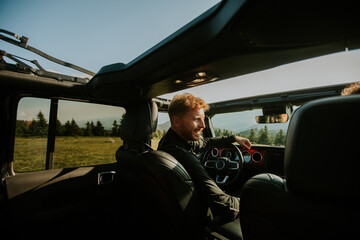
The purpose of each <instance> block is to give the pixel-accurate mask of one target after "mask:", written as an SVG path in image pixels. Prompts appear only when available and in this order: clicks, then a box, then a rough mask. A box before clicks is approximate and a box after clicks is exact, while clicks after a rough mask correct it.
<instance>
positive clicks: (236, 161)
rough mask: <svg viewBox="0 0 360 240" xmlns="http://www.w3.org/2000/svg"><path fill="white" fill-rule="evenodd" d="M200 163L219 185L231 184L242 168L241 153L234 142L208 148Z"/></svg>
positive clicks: (242, 159)
mask: <svg viewBox="0 0 360 240" xmlns="http://www.w3.org/2000/svg"><path fill="white" fill-rule="evenodd" d="M219 149H220V150H219ZM202 163H203V166H204V167H205V169H206V170H207V172H208V173H209V175H210V176H211V177H212V178H213V179H214V180H215V182H216V184H217V185H218V186H219V187H222V186H227V185H230V184H232V183H233V182H234V181H235V180H236V179H237V178H238V177H239V176H240V175H241V173H242V171H243V169H244V158H243V155H242V153H241V151H240V150H239V148H237V147H236V146H235V145H234V144H229V145H227V146H218V147H215V148H212V149H210V150H208V151H207V152H206V153H205V154H204V157H203V161H202Z"/></svg>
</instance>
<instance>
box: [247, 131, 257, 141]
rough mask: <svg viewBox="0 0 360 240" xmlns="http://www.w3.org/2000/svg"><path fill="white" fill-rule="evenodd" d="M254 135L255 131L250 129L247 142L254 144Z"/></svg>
mask: <svg viewBox="0 0 360 240" xmlns="http://www.w3.org/2000/svg"><path fill="white" fill-rule="evenodd" d="M255 135H256V133H255V129H253V128H252V129H250V135H249V140H250V142H252V143H256V141H257V139H256V136H255Z"/></svg>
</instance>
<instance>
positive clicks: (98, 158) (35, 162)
mask: <svg viewBox="0 0 360 240" xmlns="http://www.w3.org/2000/svg"><path fill="white" fill-rule="evenodd" d="M158 142H159V140H158V139H154V140H153V141H152V147H153V148H155V149H156V148H157V145H158ZM122 143H123V142H122V139H121V138H119V137H65V136H64V137H56V140H55V151H54V168H55V169H58V168H68V167H80V166H89V165H97V164H105V163H112V162H116V159H115V152H116V150H117V149H118V148H119V146H121V145H122ZM46 146H47V138H41V137H17V138H16V139H15V151H14V170H15V172H28V171H39V170H44V169H45V162H46Z"/></svg>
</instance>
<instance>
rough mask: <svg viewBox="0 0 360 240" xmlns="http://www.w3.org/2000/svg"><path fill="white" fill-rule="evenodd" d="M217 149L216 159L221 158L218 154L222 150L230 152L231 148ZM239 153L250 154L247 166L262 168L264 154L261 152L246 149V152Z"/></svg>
mask: <svg viewBox="0 0 360 240" xmlns="http://www.w3.org/2000/svg"><path fill="white" fill-rule="evenodd" d="M217 149H218V154H217V156H216V157H221V156H220V154H221V151H222V150H223V149H230V150H231V148H217ZM240 151H241V152H243V151H248V152H249V153H250V154H251V160H250V162H248V164H250V165H255V166H263V164H264V152H263V151H261V150H257V149H247V150H244V149H240ZM254 154H255V155H254ZM254 156H255V157H254Z"/></svg>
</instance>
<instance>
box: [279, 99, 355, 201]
mask: <svg viewBox="0 0 360 240" xmlns="http://www.w3.org/2000/svg"><path fill="white" fill-rule="evenodd" d="M359 113H360V96H359V95H353V96H344V97H340V96H337V97H331V98H325V99H321V100H316V101H312V102H309V103H307V104H305V105H303V106H302V107H300V108H299V109H297V110H296V111H295V112H294V114H293V116H292V118H291V121H290V124H289V128H288V133H287V139H286V148H285V178H286V184H287V187H288V189H289V191H292V192H295V193H299V194H312V195H317V196H320V197H321V196H324V197H333V198H336V199H340V198H341V199H344V198H348V199H350V198H354V197H356V198H359V197H360V176H359V172H360V155H359V154H360V151H359V150H360V140H359V136H360V125H359V124H360V121H359V119H360V118H359V116H360V114H359Z"/></svg>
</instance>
